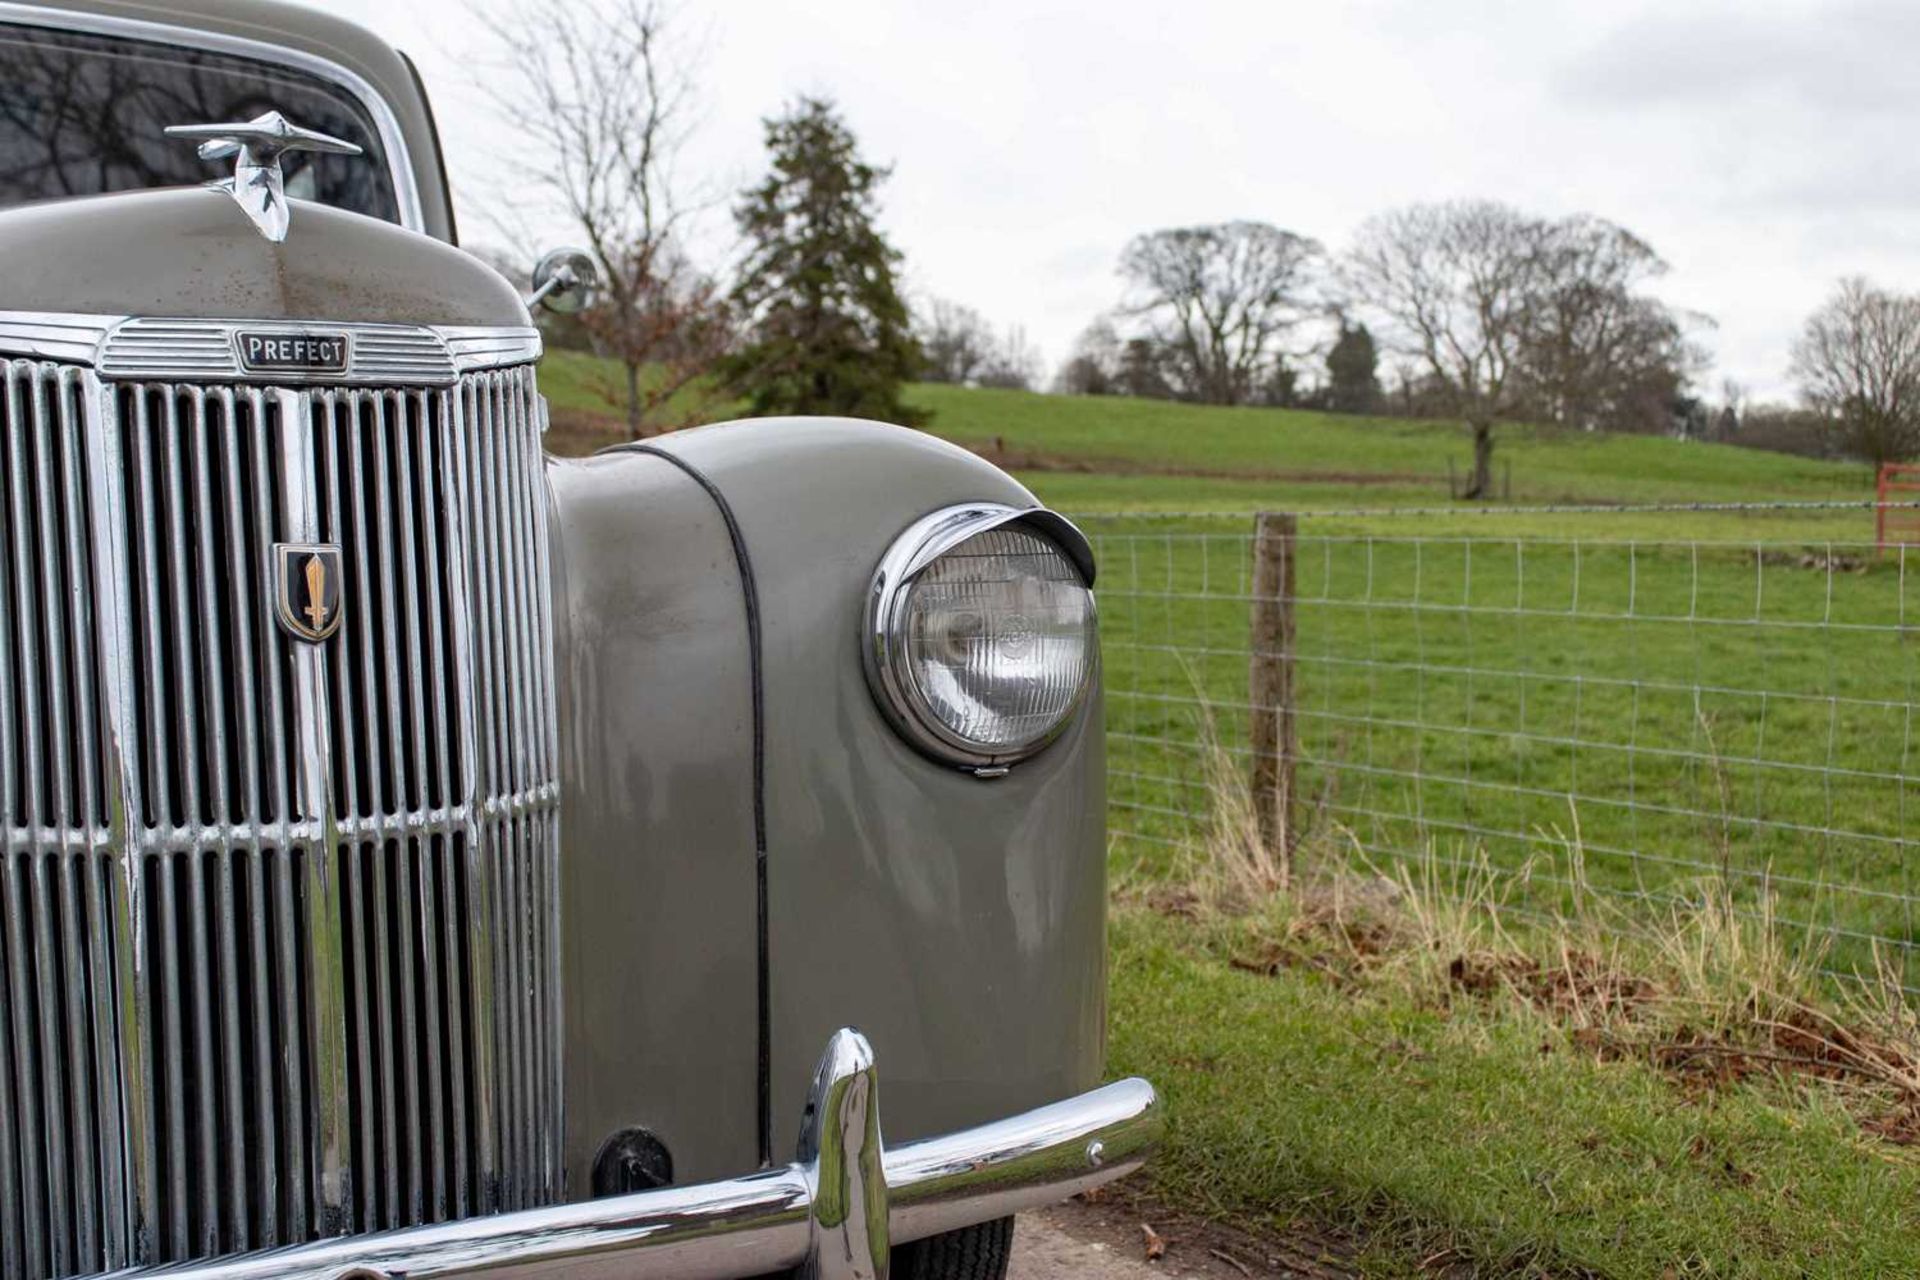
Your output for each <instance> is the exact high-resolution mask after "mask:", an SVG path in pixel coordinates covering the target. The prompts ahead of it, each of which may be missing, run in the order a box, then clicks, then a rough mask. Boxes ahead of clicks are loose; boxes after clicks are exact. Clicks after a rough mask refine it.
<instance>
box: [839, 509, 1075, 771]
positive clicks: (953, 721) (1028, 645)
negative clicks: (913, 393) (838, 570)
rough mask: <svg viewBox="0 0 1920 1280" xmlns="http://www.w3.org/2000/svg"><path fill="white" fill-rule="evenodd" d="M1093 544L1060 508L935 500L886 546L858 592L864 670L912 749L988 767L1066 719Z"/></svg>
mask: <svg viewBox="0 0 1920 1280" xmlns="http://www.w3.org/2000/svg"><path fill="white" fill-rule="evenodd" d="M1092 588H1093V556H1092V553H1091V551H1090V550H1089V549H1088V546H1087V540H1086V538H1085V537H1083V536H1082V535H1081V533H1080V531H1079V530H1078V529H1076V528H1074V527H1073V525H1072V524H1071V523H1070V522H1068V521H1067V520H1066V519H1065V518H1064V517H1062V516H1058V515H1055V514H1054V513H1053V512H1051V511H1044V510H1037V509H1035V510H1026V511H1022V510H1019V509H1017V508H1014V507H1008V506H1002V505H1000V504H998V503H974V504H970V505H968V506H963V507H949V508H947V509H946V510H944V511H936V512H934V513H933V514H932V515H930V516H928V517H926V518H925V519H923V520H920V521H918V522H917V523H915V524H914V525H913V527H912V528H910V529H908V530H907V531H906V532H905V533H904V534H902V535H901V536H900V538H899V539H898V540H897V541H896V542H895V543H894V544H893V546H892V547H891V548H889V549H888V551H887V554H886V556H885V557H884V558H883V559H882V560H881V561H880V567H879V569H878V571H876V572H875V574H874V578H873V590H872V592H871V595H870V596H869V599H868V604H867V677H868V680H869V681H870V682H871V683H872V685H873V691H874V696H875V698H877V699H878V700H879V703H880V706H881V708H882V710H884V711H885V712H886V713H887V717H888V718H889V719H890V720H892V721H893V723H894V726H895V727H896V728H897V729H899V730H900V732H901V733H902V734H903V735H904V736H905V737H906V738H907V740H908V741H909V742H911V743H913V744H914V745H915V746H917V747H919V748H920V749H921V750H922V751H925V752H927V753H928V754H930V755H933V756H936V757H938V758H940V759H942V760H947V761H950V762H952V763H954V764H959V765H963V766H966V767H968V768H972V769H974V770H976V771H977V772H981V773H988V774H997V773H1000V772H1004V771H1005V766H1007V765H1009V764H1012V763H1014V762H1015V761H1018V760H1023V759H1025V758H1026V757H1028V756H1030V755H1032V754H1034V753H1035V752H1036V751H1039V750H1040V749H1041V748H1042V747H1044V746H1046V745H1047V743H1048V742H1050V741H1052V740H1053V738H1054V737H1055V736H1056V735H1057V734H1058V733H1059V732H1060V731H1061V729H1063V728H1065V727H1066V724H1067V721H1068V720H1069V719H1070V718H1071V717H1072V715H1073V712H1074V709H1075V708H1076V707H1078V706H1079V705H1080V699H1081V698H1082V697H1083V696H1084V695H1085V693H1086V691H1087V686H1088V684H1089V683H1090V682H1091V681H1092V679H1093V670H1094V665H1095V662H1096V654H1097V651H1096V648H1095V646H1096V644H1097V634H1096V631H1095V627H1094V615H1093V590H1092Z"/></svg>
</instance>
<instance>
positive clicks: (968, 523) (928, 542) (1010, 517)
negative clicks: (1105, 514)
mask: <svg viewBox="0 0 1920 1280" xmlns="http://www.w3.org/2000/svg"><path fill="white" fill-rule="evenodd" d="M1010 525H1025V526H1027V527H1029V528H1030V529H1031V530H1032V531H1033V532H1034V533H1036V534H1038V535H1040V536H1041V537H1043V538H1045V539H1046V540H1047V541H1049V542H1050V543H1052V544H1053V545H1054V546H1055V547H1056V548H1058V550H1059V551H1060V553H1061V554H1062V555H1063V556H1064V557H1066V559H1067V560H1068V561H1069V562H1071V563H1072V565H1073V567H1074V568H1075V569H1076V570H1078V572H1079V574H1080V579H1081V583H1082V585H1083V586H1084V587H1085V589H1086V591H1087V617H1088V625H1089V626H1090V627H1097V618H1098V610H1097V608H1096V605H1095V601H1094V598H1093V580H1094V562H1093V547H1092V544H1091V543H1089V542H1088V541H1087V537H1086V535H1085V534H1083V533H1081V532H1080V530H1079V528H1078V527H1077V526H1076V525H1075V524H1074V523H1073V522H1072V521H1071V520H1069V519H1067V518H1066V517H1065V516H1063V515H1061V514H1059V513H1058V512H1055V511H1049V510H1048V509H1047V508H1045V507H1014V506H1009V505H1007V504H1005V503H1000V502H967V503H960V504H958V505H955V506H951V507H943V508H941V509H940V510H938V511H935V512H932V513H931V514H929V515H925V516H922V517H921V518H920V519H918V520H916V521H914V523H912V524H911V525H908V526H907V528H906V530H905V531H904V532H902V533H901V534H900V536H899V537H897V538H895V539H894V540H893V543H892V545H891V546H889V547H888V548H887V552H886V554H885V555H884V556H882V557H881V559H880V564H879V566H878V567H877V568H876V569H875V570H874V574H873V584H872V587H871V589H870V590H869V591H868V593H867V611H866V627H865V636H864V640H865V643H864V644H863V645H862V646H861V651H862V655H863V657H864V665H865V667H866V672H867V682H868V684H869V686H870V687H871V688H872V691H873V697H874V701H875V702H876V703H878V704H879V706H880V710H881V712H882V713H883V714H884V715H885V716H886V718H887V720H888V721H889V722H890V723H891V724H892V725H893V727H894V729H895V730H896V731H897V732H898V733H899V734H900V736H901V737H903V738H905V739H906V740H907V742H908V743H909V744H911V745H912V746H914V747H915V748H916V749H918V750H919V751H921V752H922V753H923V754H925V755H928V756H931V757H933V758H934V759H936V760H939V761H941V762H943V763H946V764H951V765H957V766H959V767H961V768H964V769H971V770H973V771H974V772H976V773H983V774H988V775H989V776H998V775H999V774H1000V773H1003V772H1005V771H1006V770H1007V769H1008V768H1009V767H1011V766H1012V765H1015V764H1018V763H1020V762H1021V761H1023V760H1029V759H1032V758H1033V757H1034V756H1036V755H1038V754H1039V753H1040V752H1042V751H1044V750H1046V748H1047V747H1048V746H1050V745H1051V744H1052V743H1053V742H1054V741H1055V740H1057V739H1058V738H1059V737H1060V735H1061V734H1063V733H1065V732H1066V730H1067V728H1068V727H1069V726H1070V725H1072V724H1073V722H1074V720H1075V719H1076V718H1077V715H1078V712H1079V710H1080V707H1081V704H1083V703H1084V702H1085V701H1086V698H1087V690H1089V689H1090V688H1092V687H1093V684H1094V681H1095V678H1096V675H1097V671H1098V652H1097V649H1096V651H1095V656H1094V659H1093V661H1092V662H1091V663H1089V666H1088V671H1087V676H1086V678H1085V679H1084V680H1082V681H1081V682H1080V687H1079V688H1078V689H1077V690H1075V691H1074V695H1073V698H1072V700H1071V701H1070V702H1069V703H1068V704H1067V706H1066V707H1065V709H1064V710H1063V711H1062V712H1061V713H1060V715H1059V717H1058V718H1057V719H1056V720H1055V722H1054V723H1053V724H1052V725H1051V726H1050V727H1049V728H1048V729H1047V730H1046V731H1045V732H1044V733H1041V734H1038V735H1036V736H1035V737H1034V738H1032V739H1029V740H1027V741H1023V742H1021V743H1019V744H1018V745H1017V746H1014V747H1011V748H1005V749H998V750H995V749H989V748H987V747H985V746H984V745H983V744H981V743H978V742H973V741H970V740H968V739H967V738H965V737H962V736H961V735H960V734H958V733H955V732H954V731H953V729H952V728H951V727H949V726H948V725H947V724H946V723H945V722H943V721H942V720H941V719H940V718H939V717H938V716H937V715H935V714H934V713H933V711H932V709H931V708H930V707H929V706H928V703H927V699H926V697H925V696H924V695H923V694H922V693H921V691H920V689H919V687H918V685H917V683H916V681H915V679H914V675H913V671H912V668H911V666H910V663H909V660H908V656H907V653H906V649H905V646H904V645H902V644H900V643H899V639H900V637H901V635H902V633H903V628H902V626H901V622H902V615H903V613H904V611H905V608H906V604H907V600H908V597H909V594H910V592H909V590H908V588H910V587H911V586H912V585H913V583H914V582H915V580H916V579H918V578H919V576H920V575H921V573H923V572H924V571H925V570H926V569H927V568H928V567H929V566H930V565H932V564H933V563H934V562H935V561H937V560H939V559H940V558H941V557H942V556H944V555H946V554H947V553H948V552H950V551H952V550H953V549H954V548H956V547H958V546H960V544H962V543H963V542H966V541H967V540H968V539H969V538H973V537H977V536H978V535H980V534H983V533H991V532H992V531H993V530H995V529H1003V528H1006V527H1008V526H1010Z"/></svg>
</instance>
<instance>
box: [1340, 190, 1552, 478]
mask: <svg viewBox="0 0 1920 1280" xmlns="http://www.w3.org/2000/svg"><path fill="white" fill-rule="evenodd" d="M1546 235H1547V224H1545V223H1543V222H1542V221H1540V220H1539V219H1537V218H1530V217H1527V216H1526V215H1524V214H1522V213H1520V212H1518V211H1517V210H1514V209H1511V208H1509V207H1507V206H1506V205H1502V204H1496V203H1493V202H1491V201H1467V202H1460V203H1452V204H1432V205H1414V206H1412V207H1410V208H1406V209H1399V210H1395V211H1394V212H1391V213H1385V214H1380V215H1378V216H1376V217H1373V218H1371V219H1369V220H1368V221H1367V222H1365V223H1364V224H1362V225H1361V228H1360V231H1359V233H1358V235H1357V237H1356V239H1355V242H1354V246H1353V248H1352V249H1351V251H1349V253H1348V254H1347V256H1346V260H1345V262H1344V263H1343V264H1342V272H1341V279H1342V284H1343V286H1344V288H1345V290H1346V291H1347V292H1348V293H1349V294H1350V295H1351V301H1353V302H1354V303H1357V304H1359V305H1360V306H1362V307H1364V308H1366V309H1369V310H1371V311H1373V312H1375V313H1376V314H1378V315H1379V316H1380V317H1381V318H1382V319H1384V320H1385V321H1386V322H1387V326H1388V328H1389V330H1390V332H1391V336H1392V338H1393V339H1394V340H1395V341H1396V342H1397V344H1398V345H1400V346H1401V347H1402V348H1403V349H1404V350H1406V351H1407V352H1408V353H1409V354H1411V355H1414V356H1415V357H1416V358H1417V360H1418V364H1419V366H1420V370H1421V372H1422V373H1423V374H1424V375H1425V379H1424V380H1425V381H1426V382H1427V383H1429V384H1430V385H1431V386H1432V387H1433V388H1434V389H1435V390H1437V391H1439V392H1440V393H1441V394H1442V396H1443V397H1444V399H1445V401H1446V402H1447V404H1448V405H1449V406H1450V409H1451V412H1453V413H1455V414H1457V415H1458V416H1460V417H1462V418H1464V419H1466V421H1467V423H1468V425H1469V426H1470V427H1472V429H1473V474H1472V476H1471V477H1470V479H1469V481H1468V485H1467V491H1466V493H1465V495H1464V496H1466V497H1469V498H1484V497H1487V496H1489V494H1490V493H1491V492H1492V487H1493V428H1494V424H1495V423H1496V422H1499V421H1502V420H1503V419H1507V418H1511V417H1513V416H1515V411H1516V410H1517V409H1518V407H1519V405H1520V402H1521V394H1520V393H1521V391H1522V390H1523V387H1522V379H1521V378H1520V376H1519V373H1520V367H1521V362H1522V359H1523V358H1524V356H1525V352H1526V345H1527V341H1528V337H1529V332H1530V326H1531V325H1532V323H1533V314H1532V313H1533V308H1534V306H1535V304H1536V302H1537V299H1538V296H1539V292H1540V284H1541V281H1542V280H1543V279H1544V275H1545V272H1544V265H1545V264H1544V261H1543V247H1544V242H1545V240H1546Z"/></svg>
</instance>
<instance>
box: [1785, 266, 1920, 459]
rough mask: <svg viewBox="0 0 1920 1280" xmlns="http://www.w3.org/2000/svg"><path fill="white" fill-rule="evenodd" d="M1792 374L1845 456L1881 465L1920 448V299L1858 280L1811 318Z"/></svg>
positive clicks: (1838, 290) (1845, 282)
mask: <svg viewBox="0 0 1920 1280" xmlns="http://www.w3.org/2000/svg"><path fill="white" fill-rule="evenodd" d="M1793 377H1794V380H1795V381H1796V382H1798V383H1799V384H1800V393H1801V395H1802V396H1803V397H1804V398H1805V400H1806V402H1807V404H1808V406H1809V407H1811V408H1812V409H1814V410H1815V411H1816V412H1818V413H1819V414H1820V415H1821V417H1822V418H1823V419H1824V420H1825V421H1826V422H1827V424H1828V428H1829V432H1830V434H1832V435H1833V436H1834V437H1835V439H1836V442H1837V443H1839V444H1840V445H1841V447H1842V448H1844V449H1845V450H1846V452H1848V453H1851V454H1853V455H1854V456H1856V457H1860V458H1864V459H1866V460H1867V461H1868V462H1872V463H1874V464H1875V465H1878V464H1880V463H1883V462H1895V461H1898V460H1900V459H1902V458H1910V457H1912V456H1913V455H1914V453H1915V452H1916V451H1920V297H1916V296H1914V295H1912V294H1899V293H1891V292H1889V291H1887V290H1884V289H1879V288H1876V287H1874V286H1873V285H1871V284H1869V283H1868V282H1867V281H1866V280H1864V279H1862V278H1860V277H1859V276H1852V277H1849V278H1847V279H1845V280H1842V281H1841V282H1840V284H1839V287H1838V288H1836V289H1835V290H1834V293H1833V296H1832V297H1830V298H1828V299H1827V301H1826V303H1825V305H1823V306H1822V307H1821V308H1820V309H1819V310H1818V311H1816V312H1814V313H1813V314H1812V315H1811V316H1809V317H1808V318H1807V324H1806V328H1805V329H1803V330H1802V331H1801V334H1800V339H1799V341H1798V342H1796V343H1795V344H1794V348H1793Z"/></svg>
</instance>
